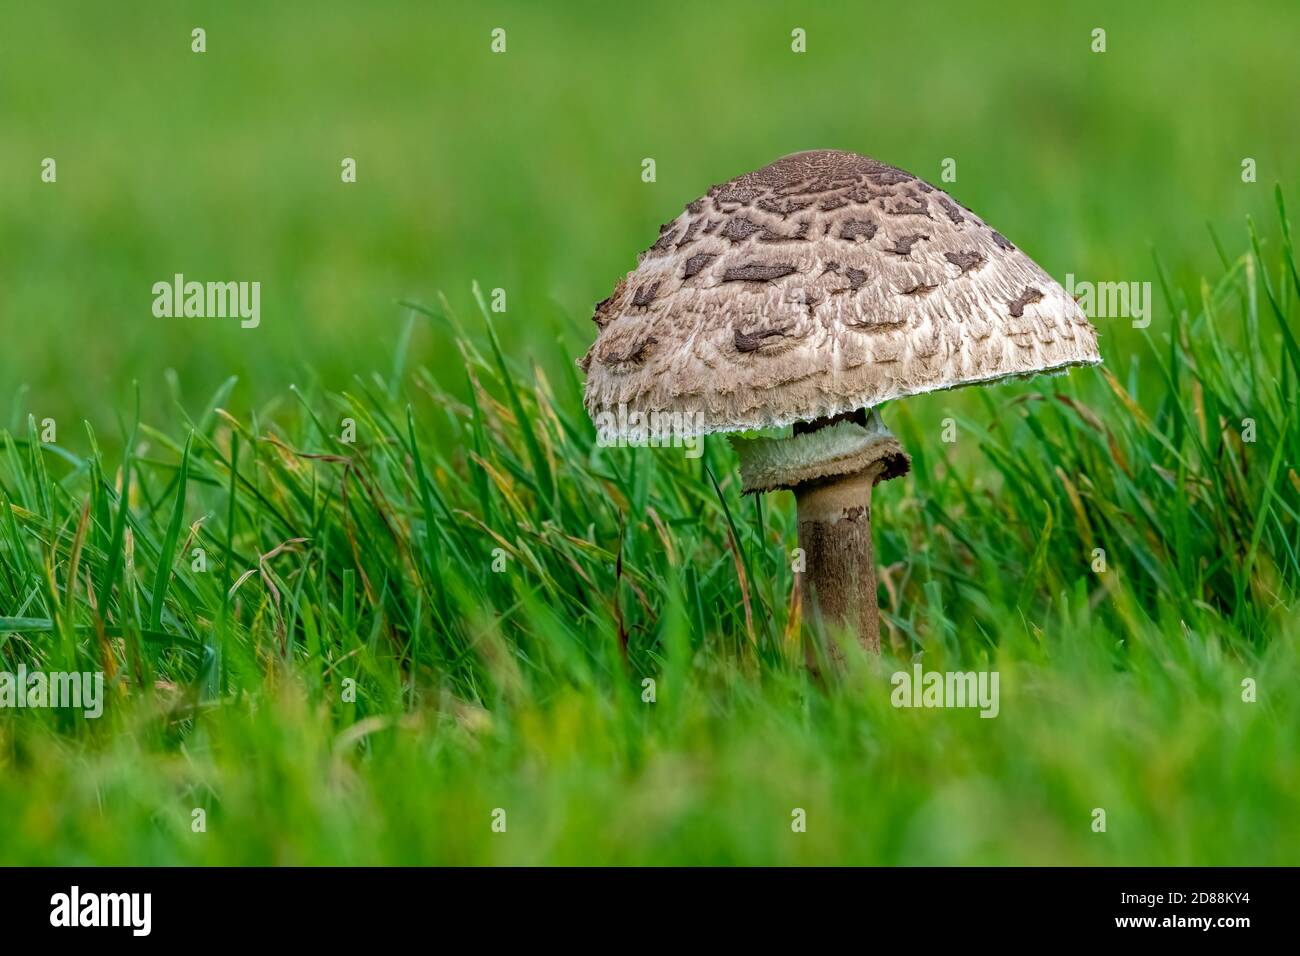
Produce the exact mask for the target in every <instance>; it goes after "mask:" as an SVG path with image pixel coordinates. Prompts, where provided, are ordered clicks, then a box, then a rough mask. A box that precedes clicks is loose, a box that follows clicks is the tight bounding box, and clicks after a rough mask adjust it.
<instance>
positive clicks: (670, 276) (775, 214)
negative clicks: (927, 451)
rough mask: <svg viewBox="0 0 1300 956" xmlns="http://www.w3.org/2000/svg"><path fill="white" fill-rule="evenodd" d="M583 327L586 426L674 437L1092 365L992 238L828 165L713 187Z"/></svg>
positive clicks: (858, 163)
mask: <svg viewBox="0 0 1300 956" xmlns="http://www.w3.org/2000/svg"><path fill="white" fill-rule="evenodd" d="M594 319H595V322H596V325H597V327H598V329H599V331H598V333H597V335H596V341H595V342H594V343H593V344H592V346H591V348H590V349H588V350H587V354H586V355H585V356H584V357H583V358H582V359H581V360H580V362H579V365H581V366H582V368H583V370H584V371H586V373H587V385H586V393H585V403H586V406H587V410H588V412H590V413H591V414H592V416H593V417H595V416H597V415H598V414H600V413H602V412H608V413H611V414H613V412H614V411H615V410H616V409H618V408H619V407H620V406H623V407H624V408H625V409H630V410H632V411H634V412H639V413H641V414H642V415H643V416H647V417H650V416H652V415H653V414H654V413H659V421H661V422H663V423H664V424H663V426H662V428H663V429H664V430H666V429H667V428H668V426H667V422H668V421H669V420H671V421H672V423H673V424H672V429H673V430H675V431H677V432H679V433H682V434H703V433H708V432H726V431H742V430H748V429H758V428H770V427H777V426H782V425H788V424H791V423H792V422H796V421H812V420H814V419H817V418H823V417H830V416H833V415H839V414H842V413H844V412H850V411H854V410H856V409H859V408H864V407H870V406H875V405H878V404H880V403H881V402H884V401H887V400H889V399H891V398H901V397H903V396H906V395H915V394H918V393H921V392H929V391H933V390H936V389H945V388H955V387H957V386H960V385H969V384H972V383H976V382H991V381H994V380H997V379H1003V378H1010V377H1021V376H1029V375H1033V374H1036V373H1039V372H1052V371H1063V370H1065V369H1067V368H1069V367H1071V366H1075V365H1096V364H1098V363H1100V361H1101V356H1100V355H1099V353H1098V351H1097V331H1096V329H1094V328H1093V327H1092V326H1091V325H1090V324H1089V322H1088V320H1087V319H1086V318H1085V317H1084V315H1083V312H1082V311H1080V309H1079V307H1078V305H1077V304H1076V303H1075V302H1074V300H1073V299H1072V298H1071V297H1070V296H1069V295H1067V294H1066V292H1065V290H1064V289H1062V288H1061V286H1060V285H1059V284H1058V283H1057V282H1056V281H1055V280H1054V279H1052V278H1051V277H1050V276H1049V275H1048V274H1047V273H1046V272H1044V271H1043V270H1042V269H1041V268H1039V266H1038V265H1037V264H1036V263H1035V262H1034V261H1033V260H1032V259H1030V258H1029V257H1028V256H1026V255H1025V254H1024V253H1023V252H1021V251H1020V250H1019V249H1017V248H1016V247H1015V246H1013V245H1012V244H1011V243H1010V242H1008V241H1007V240H1006V239H1005V238H1004V237H1003V236H1002V235H1001V234H1000V233H997V232H995V231H994V230H993V229H991V228H990V227H989V226H988V225H986V224H985V222H984V221H983V220H982V219H980V218H979V217H978V216H976V215H975V214H974V213H972V212H971V211H970V210H968V209H966V208H965V207H964V206H962V205H961V204H960V203H958V202H956V201H955V200H953V199H952V198H951V197H950V196H948V194H947V193H945V192H943V191H942V190H941V189H938V188H936V187H934V186H931V185H930V184H929V183H926V182H924V181H923V180H921V179H918V178H917V177H915V176H913V175H912V174H910V173H906V172H904V171H903V170H901V169H897V168H895V167H893V166H887V165H885V164H884V163H881V162H877V161H876V160H874V159H869V158H868V157H866V156H860V155H858V154H856V153H850V152H844V151H841V150H815V151H811V152H804V153H795V154H793V155H791V156H786V157H784V158H782V159H778V160H777V161H776V162H774V163H772V164H771V165H769V166H764V167H763V168H762V169H759V170H756V171H754V172H752V173H746V174H745V175H743V176H739V177H737V178H736V179H733V180H731V181H730V182H727V183H724V184H723V185H721V186H714V187H713V188H712V189H710V190H709V192H708V194H707V195H706V196H704V197H703V198H701V199H697V200H695V201H694V202H692V203H691V204H690V205H688V206H687V207H686V209H685V211H683V212H682V214H681V215H680V216H678V217H677V218H676V219H674V220H673V221H672V222H670V223H667V224H666V225H664V226H663V227H662V228H661V229H660V231H659V239H658V241H657V242H656V243H655V244H654V245H653V246H651V247H650V248H649V249H647V250H646V251H645V252H644V253H643V254H642V255H641V257H640V259H639V261H638V264H637V267H636V268H635V269H634V270H633V271H632V272H630V273H628V275H627V276H626V277H625V278H624V279H623V280H622V281H620V282H619V283H618V286H617V288H615V289H614V294H613V295H611V296H610V297H609V298H608V299H606V300H605V301H604V302H601V303H600V304H599V305H598V306H596V314H595V316H594ZM665 416H667V417H665ZM620 420H621V419H620Z"/></svg>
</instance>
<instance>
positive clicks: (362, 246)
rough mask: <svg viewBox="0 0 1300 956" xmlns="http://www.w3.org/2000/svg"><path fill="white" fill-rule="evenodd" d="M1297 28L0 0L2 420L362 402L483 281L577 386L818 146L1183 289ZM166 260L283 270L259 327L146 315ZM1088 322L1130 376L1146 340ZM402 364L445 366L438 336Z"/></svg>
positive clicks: (1280, 10) (218, 274)
mask: <svg viewBox="0 0 1300 956" xmlns="http://www.w3.org/2000/svg"><path fill="white" fill-rule="evenodd" d="M194 27H203V28H204V29H205V30H206V31H207V52H206V53H204V54H195V53H193V52H191V49H190V44H191V30H192V29H193V28H194ZM496 27H501V28H503V29H505V30H506V38H507V52H506V53H504V54H493V53H492V52H491V50H490V32H491V31H492V29H493V28H496ZM796 27H798V28H802V29H803V30H805V31H806V34H807V52H806V53H803V54H797V53H794V52H792V51H791V31H792V30H793V29H794V28H796ZM1098 27H1100V28H1104V29H1105V30H1106V42H1107V50H1106V52H1105V53H1104V54H1098V53H1094V52H1092V50H1091V46H1092V35H1091V34H1092V30H1093V29H1094V28H1098ZM1297 35H1300V5H1297V4H1295V3H1291V2H1277V3H1267V4H1264V3H1260V4H1255V3H1234V4H1231V5H1227V4H1205V5H1189V4H1186V3H1174V2H1168V3H1165V2H1144V3H1141V4H1136V3H1131V2H1118V3H1092V4H1088V5H1087V7H1086V8H1085V7H1084V6H1083V5H1063V4H1043V3H1038V2H998V3H961V4H937V3H929V2H914V3H908V4H890V5H885V4H873V3H854V4H831V3H814V4H782V3H762V2H754V0H745V2H714V3H709V4H698V3H685V2H666V3H656V4H620V5H614V4H604V3H576V2H565V3H559V2H555V3H544V4H543V3H527V2H521V3H464V4H453V3H436V4H435V3H416V2H410V3H398V2H383V3H375V4H356V3H341V2H318V3H276V4H263V3H252V2H232V3H220V4H218V3H201V2H174V3H165V4H163V3H154V4H122V3H112V4H109V3H95V2H86V3H49V4H41V5H37V4H31V3H18V2H9V0H6V2H4V3H3V4H0V38H2V39H0V138H2V144H3V145H2V147H0V423H3V424H8V425H13V426H17V425H19V424H20V423H22V422H24V421H25V419H26V415H27V414H28V413H29V412H31V413H34V414H36V416H37V418H38V419H39V418H42V417H44V416H46V415H53V416H55V417H56V418H58V419H59V421H60V423H62V422H64V421H65V420H67V419H70V420H71V421H72V422H76V421H78V420H80V419H82V418H86V419H89V420H90V421H91V422H92V423H95V424H96V426H97V427H100V429H101V431H104V430H109V431H116V428H115V427H113V428H107V429H106V428H105V426H115V423H116V421H117V416H118V412H117V410H118V409H120V408H121V407H123V405H124V400H125V399H126V398H127V397H128V396H129V394H130V381H131V380H132V379H138V380H139V381H140V383H141V389H142V396H143V400H144V404H145V410H146V414H147V415H148V414H153V415H157V414H159V413H161V412H163V411H165V410H166V409H167V408H168V405H169V398H168V391H167V389H166V387H165V385H164V382H165V373H166V370H167V369H174V370H175V371H176V373H177V375H178V377H179V382H180V388H181V393H182V395H183V396H184V397H185V399H186V400H187V401H194V402H199V401H201V400H203V399H206V397H207V396H208V395H210V394H211V392H212V390H213V389H214V388H215V387H216V385H217V384H218V383H219V382H220V381H222V380H223V379H225V378H226V377H227V376H228V375H231V374H238V375H239V376H240V379H241V384H240V386H239V389H238V390H237V391H236V393H235V398H234V402H235V405H236V406H246V405H248V404H256V403H260V402H262V401H263V400H265V399H266V398H267V397H268V396H273V395H282V394H283V393H284V389H285V387H286V386H287V385H288V384H289V383H291V382H294V383H300V384H301V383H302V382H303V381H304V380H311V379H319V380H320V382H321V384H323V385H326V386H329V387H339V386H344V385H346V384H347V382H348V381H349V380H350V378H351V376H352V375H354V374H357V373H359V372H364V371H366V370H369V369H370V368H374V367H386V366H387V364H388V363H389V361H390V358H389V357H390V356H391V353H392V347H393V341H394V339H395V338H396V337H397V334H398V330H399V329H400V327H401V324H402V322H403V320H404V314H405V310H404V309H403V308H402V307H401V306H400V305H399V303H400V302H401V301H402V300H411V301H416V302H422V303H430V304H431V303H434V302H436V300H437V296H438V294H439V293H440V292H442V293H445V294H446V295H447V297H448V299H449V300H450V302H451V303H452V305H453V306H455V307H465V308H467V307H468V306H469V304H470V302H471V297H470V288H471V284H472V283H473V282H474V281H477V282H479V283H480V284H481V285H482V286H483V287H484V288H485V289H492V288H496V287H500V288H504V289H506V290H507V293H508V297H509V298H508V302H509V312H508V313H507V316H506V317H504V320H503V322H502V324H501V329H502V335H503V338H504V343H505V347H506V349H507V350H508V351H510V352H511V353H513V354H515V355H524V354H529V353H531V354H534V355H536V356H538V358H539V360H540V361H542V362H543V363H544V364H545V365H548V366H552V365H553V364H554V363H556V362H559V361H561V360H562V358H563V356H565V355H566V354H567V355H576V354H579V353H580V351H581V350H582V349H583V348H584V347H585V346H586V344H587V341H588V338H589V334H590V326H589V324H588V323H589V319H590V314H591V306H592V304H593V303H594V302H596V301H597V300H599V299H601V298H603V297H604V296H606V295H607V294H608V293H609V291H610V289H611V288H612V287H613V284H614V282H615V281H616V279H617V278H618V276H619V275H620V274H621V273H622V272H624V271H626V270H627V269H628V268H630V267H631V266H632V265H633V263H634V261H635V254H636V253H637V252H638V251H639V250H641V249H643V248H645V247H646V246H647V245H649V244H650V242H651V241H653V239H654V237H655V235H656V230H657V226H658V224H659V223H661V222H664V221H667V220H668V219H670V218H672V217H673V216H675V215H676V214H677V213H678V212H679V211H680V210H681V208H682V206H683V205H684V204H685V203H686V202H687V201H689V200H690V199H692V198H694V197H696V196H697V195H699V194H701V193H702V192H703V191H704V190H705V189H707V188H708V186H709V185H711V184H713V183H715V182H719V181H722V180H725V179H727V178H729V177H731V176H733V175H735V174H738V173H740V172H743V171H746V170H749V169H752V168H755V167H757V166H760V165H763V164H765V163H767V162H769V161H770V160H772V159H774V158H776V157H778V156H781V155H783V154H785V153H789V152H793V151H796V150H801V149H808V148H813V147H837V148H845V149H852V150H857V151H860V152H865V153H867V154H869V155H873V156H875V157H877V158H880V159H882V160H885V161H887V162H890V163H893V164H896V165H899V166H902V167H904V168H906V169H908V170H910V171H912V172H915V173H917V174H918V175H921V176H923V177H925V178H928V179H931V180H933V181H938V178H939V172H940V163H941V162H942V160H943V159H944V158H945V157H951V158H953V159H955V160H956V161H957V181H956V182H955V183H953V184H947V188H948V189H949V190H950V191H951V192H952V193H953V195H955V196H956V197H957V198H958V199H960V200H961V201H962V202H964V203H965V204H967V205H968V206H970V207H971V208H973V209H974V210H976V211H977V212H978V213H980V214H981V215H982V216H983V217H984V218H985V219H986V220H988V221H989V222H990V223H992V224H993V225H994V226H995V227H996V228H998V229H1000V230H1001V231H1002V232H1003V233H1005V234H1006V235H1007V236H1008V237H1010V238H1011V239H1012V241H1014V242H1016V243H1017V244H1019V245H1020V246H1022V247H1023V248H1024V249H1025V250H1026V251H1027V252H1029V254H1030V255H1032V256H1034V257H1035V258H1036V259H1038V260H1039V261H1040V262H1041V263H1042V264H1043V266H1044V267H1045V268H1046V269H1047V270H1048V271H1049V272H1051V273H1052V274H1053V275H1054V276H1056V277H1057V278H1058V279H1062V280H1063V279H1064V277H1065V274H1066V273H1067V272H1073V273H1074V274H1075V275H1076V277H1078V278H1086V279H1093V280H1098V281H1141V280H1154V279H1155V274H1154V268H1153V266H1152V258H1151V253H1150V250H1151V247H1152V246H1154V247H1155V248H1156V249H1157V250H1158V251H1159V252H1160V254H1161V256H1162V257H1163V258H1164V259H1165V260H1166V261H1167V262H1168V263H1169V265H1170V268H1171V271H1172V273H1173V275H1174V276H1175V277H1176V278H1177V279H1178V280H1179V281H1180V282H1182V283H1184V284H1185V283H1188V282H1191V281H1193V280H1194V279H1195V277H1197V276H1199V275H1201V274H1205V273H1208V272H1212V271H1214V270H1215V269H1217V260H1216V257H1215V254H1214V249H1213V245H1212V243H1211V242H1210V240H1209V237H1208V233H1207V232H1206V231H1205V229H1204V228H1203V226H1204V223H1205V222H1206V221H1209V222H1211V223H1213V224H1214V225H1215V226H1216V228H1219V229H1220V230H1221V231H1222V232H1224V233H1228V234H1231V236H1232V242H1231V243H1230V246H1231V248H1232V249H1233V250H1234V251H1235V250H1236V249H1237V248H1238V247H1239V246H1240V242H1239V237H1240V235H1241V229H1242V224H1243V217H1244V216H1245V215H1246V214H1248V213H1250V214H1254V215H1255V216H1256V218H1259V219H1262V220H1265V221H1268V220H1269V219H1270V216H1269V215H1268V214H1267V212H1268V210H1269V207H1270V205H1271V196H1270V193H1271V189H1272V184H1273V183H1275V182H1281V183H1282V184H1283V187H1284V189H1286V190H1288V194H1289V191H1290V190H1291V189H1293V187H1294V185H1295V174H1296V168H1295V165H1294V157H1295V156H1296V155H1297V145H1298V144H1297V137H1300V132H1298V130H1300V124H1297V122H1296V116H1295V112H1296V106H1295V104H1296V102H1297V98H1296V84H1297V79H1298V77H1297V71H1296V68H1295V56H1296V53H1295V50H1296V37H1297ZM45 157H53V158H54V159H56V161H57V163H58V182H57V183H56V184H45V183H42V182H41V180H40V164H41V161H42V159H43V158H45ZM344 157H353V158H355V159H356V161H357V164H358V182H357V183H356V184H352V185H345V184H343V183H342V182H341V181H340V175H339V174H340V161H341V160H342V159H343V158H344ZM646 157H651V158H653V159H654V160H655V161H656V164H657V181H656V182H654V183H650V184H647V183H644V182H642V179H641V163H642V160H643V159H644V158H646ZM1244 157H1251V158H1253V159H1255V160H1256V162H1257V164H1258V179H1259V182H1258V183H1256V184H1246V183H1243V182H1242V180H1241V162H1242V159H1243V158H1244ZM177 272H181V273H184V274H185V276H186V277H187V278H189V279H197V280H200V281H206V280H258V281H261V282H262V286H263V288H262V324H261V327H260V328H258V329H256V330H242V329H240V328H239V327H238V323H237V322H234V321H231V320H217V319H157V318H154V316H153V315H152V314H151V304H152V293H151V291H150V290H151V286H152V284H153V283H154V282H157V281H159V280H166V279H170V277H171V276H172V275H173V274H174V273H177ZM1157 295H1158V286H1157ZM1157 321H1160V318H1159V316H1158V317H1157ZM1098 324H1099V326H1100V327H1101V331H1102V333H1103V353H1104V354H1105V355H1106V358H1107V360H1108V362H1109V363H1110V364H1111V365H1112V367H1116V366H1119V368H1117V371H1120V372H1121V374H1122V368H1123V365H1124V356H1125V352H1126V349H1127V348H1128V344H1129V343H1131V342H1135V341H1136V339H1135V338H1131V336H1135V335H1136V333H1134V332H1132V330H1131V329H1129V328H1128V322H1127V321H1123V320H1121V321H1118V322H1108V321H1106V320H1102V321H1101V322H1099V323H1098ZM1153 331H1156V332H1157V333H1158V329H1153ZM557 339H558V340H559V341H560V342H562V344H563V350H562V349H561V348H560V347H557ZM413 357H414V359H415V360H416V361H420V362H426V363H431V364H432V365H433V366H434V368H435V369H442V370H444V371H452V370H454V368H455V365H454V364H448V363H454V362H455V359H456V356H455V352H454V350H451V349H448V348H446V347H445V344H443V345H442V346H441V347H440V344H439V340H438V337H437V333H436V331H435V330H432V329H429V328H422V329H421V331H420V333H419V335H418V336H417V338H416V341H415V343H414V355H413ZM563 360H565V361H567V358H564V359H563ZM24 387H26V388H27V389H29V390H24ZM968 400H969V399H968V398H963V397H960V396H959V397H957V398H953V397H950V396H944V397H942V398H938V399H925V400H924V401H942V402H944V403H952V402H954V401H957V402H961V401H968ZM75 431H76V432H78V433H79V431H80V430H79V429H75Z"/></svg>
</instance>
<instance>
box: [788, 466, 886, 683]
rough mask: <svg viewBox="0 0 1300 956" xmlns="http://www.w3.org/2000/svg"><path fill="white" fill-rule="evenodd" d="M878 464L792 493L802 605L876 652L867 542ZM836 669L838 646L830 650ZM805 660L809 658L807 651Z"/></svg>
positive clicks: (876, 611)
mask: <svg viewBox="0 0 1300 956" xmlns="http://www.w3.org/2000/svg"><path fill="white" fill-rule="evenodd" d="M883 470H884V465H883V463H880V462H874V463H872V464H871V465H869V466H868V467H867V468H865V469H863V470H862V471H859V472H857V473H855V474H852V475H844V476H842V477H837V478H831V479H827V480H824V481H818V482H808V483H806V484H802V485H799V486H798V487H797V488H795V489H794V493H795V502H796V505H797V507H798V518H799V547H800V548H802V549H803V552H804V557H805V559H806V562H807V570H805V571H804V572H803V600H804V606H805V607H807V608H808V609H809V612H810V613H811V615H812V617H813V619H814V620H817V619H818V618H820V620H821V621H822V622H823V623H825V624H829V625H833V626H838V627H841V628H846V629H848V630H850V631H851V632H853V633H855V634H856V635H857V637H858V641H859V642H860V643H861V644H862V646H863V647H864V648H865V649H866V650H868V651H870V652H871V653H873V654H879V653H880V607H879V604H878V602H877V598H876V554H875V547H874V546H873V544H872V541H871V487H872V485H874V484H875V483H876V482H877V481H878V480H879V479H880V476H881V473H882V471H883ZM829 652H830V654H831V658H832V660H834V661H835V663H836V664H840V663H842V662H843V656H844V655H843V653H842V651H841V650H840V649H839V647H838V646H836V645H834V644H833V643H832V644H831V646H830V648H829ZM808 656H809V661H810V663H812V661H813V656H814V655H813V654H812V649H811V647H810V648H809V654H808Z"/></svg>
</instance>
